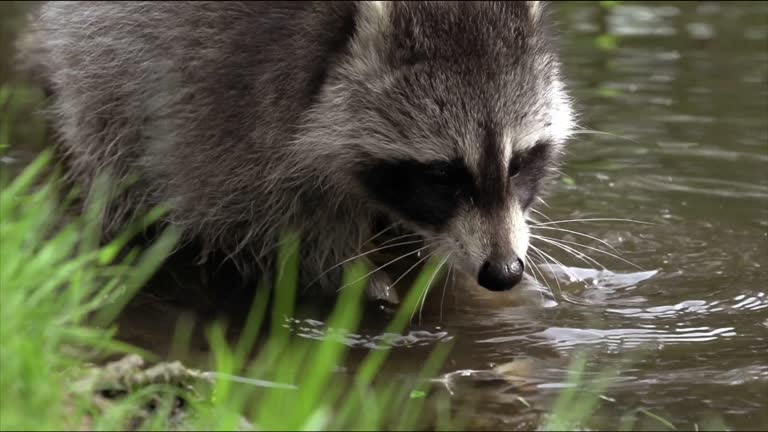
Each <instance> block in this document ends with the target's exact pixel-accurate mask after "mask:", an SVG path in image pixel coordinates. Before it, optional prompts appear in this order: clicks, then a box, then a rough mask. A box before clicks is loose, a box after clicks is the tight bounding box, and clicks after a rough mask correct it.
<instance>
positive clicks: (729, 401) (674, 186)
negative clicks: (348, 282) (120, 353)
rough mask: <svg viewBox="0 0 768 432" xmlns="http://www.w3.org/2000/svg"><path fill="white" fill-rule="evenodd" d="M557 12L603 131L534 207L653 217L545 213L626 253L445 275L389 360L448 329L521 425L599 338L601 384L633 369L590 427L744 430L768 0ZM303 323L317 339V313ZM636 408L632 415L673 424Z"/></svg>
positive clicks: (481, 393) (758, 291) (495, 399)
mask: <svg viewBox="0 0 768 432" xmlns="http://www.w3.org/2000/svg"><path fill="white" fill-rule="evenodd" d="M554 12H555V13H554V16H555V18H556V19H557V20H558V21H559V26H560V28H561V30H562V31H563V33H564V35H565V36H564V38H563V46H562V53H563V60H564V63H565V69H566V74H567V76H568V79H569V81H570V88H571V91H572V93H573V95H574V97H575V98H576V100H577V102H578V107H579V111H580V112H581V118H582V123H583V125H584V127H585V128H586V129H589V130H595V131H601V132H602V133H582V134H579V135H578V136H577V138H576V139H575V140H573V142H572V143H571V146H570V156H569V159H568V162H567V164H566V165H565V166H564V168H563V172H564V173H565V175H566V176H567V177H566V179H565V180H564V181H560V182H558V184H557V185H556V186H555V187H554V188H553V191H552V193H551V194H550V196H548V197H547V198H546V203H547V204H548V206H547V205H540V206H538V210H540V211H542V212H544V213H545V214H546V215H547V216H548V217H549V218H551V219H552V220H570V219H588V218H626V219H633V220H638V221H646V222H651V224H639V223H631V222H621V221H610V220H605V221H594V222H570V223H563V224H558V225H555V224H552V225H542V226H541V227H540V228H534V229H533V232H534V233H535V234H538V235H545V236H551V237H554V238H556V239H559V240H565V241H566V242H576V243H581V244H583V245H586V246H588V247H591V248H596V249H601V250H604V251H607V252H609V253H611V254H617V252H616V251H618V254H620V256H621V257H622V258H623V259H624V260H627V261H629V262H631V263H632V264H629V263H627V262H625V261H622V260H619V259H616V258H614V257H612V256H609V255H607V254H605V253H602V252H598V251H597V250H594V249H589V248H584V247H582V246H578V245H576V244H575V243H564V244H565V245H567V246H569V247H573V248H576V249H582V250H583V251H584V252H585V253H586V254H587V255H588V256H590V257H591V259H593V260H595V261H598V262H599V263H600V264H597V263H596V262H595V261H591V260H590V259H587V258H585V259H579V258H576V257H573V256H569V255H568V254H566V253H564V251H563V250H562V249H558V248H557V247H555V246H553V245H551V244H548V243H546V242H543V241H534V243H533V244H534V245H535V246H537V247H539V248H541V249H542V251H543V252H545V253H546V254H547V255H549V257H548V258H547V262H548V263H549V264H543V265H541V266H540V267H539V268H538V269H539V270H540V271H541V273H539V272H538V271H537V272H536V273H535V274H536V276H537V278H538V279H540V280H541V282H542V284H541V285H544V286H547V285H549V288H542V287H541V286H539V285H537V284H536V283H535V282H533V281H529V282H526V285H525V286H524V287H522V288H520V289H518V290H517V292H515V293H510V294H499V293H490V292H486V291H484V290H482V289H479V288H477V287H474V286H471V283H469V282H462V281H459V283H458V284H457V286H456V287H454V289H451V290H449V291H448V292H447V294H446V296H445V298H442V291H441V290H442V285H437V286H436V293H437V294H436V295H434V296H432V298H430V300H429V301H428V305H427V306H426V307H425V311H424V314H423V316H422V319H421V322H419V321H418V319H417V320H416V322H415V323H414V325H413V327H412V328H411V329H410V330H409V331H410V333H408V334H407V335H406V336H405V337H401V338H398V339H397V340H396V342H397V343H396V348H395V349H394V350H393V355H392V361H391V362H390V364H389V366H388V369H387V372H386V373H388V374H391V375H392V376H403V375H404V376H409V375H415V374H416V373H417V372H418V370H419V367H420V366H421V365H422V364H423V361H424V359H425V358H426V356H427V355H428V354H429V352H430V351H431V350H432V349H433V348H434V347H435V346H436V344H440V343H443V342H445V341H451V342H452V343H454V349H453V351H452V354H451V355H450V357H449V359H448V362H447V364H446V366H445V368H444V371H443V372H444V373H445V374H447V375H446V376H445V379H444V384H445V383H448V385H447V386H446V387H447V388H450V390H451V392H452V393H453V395H454V397H455V398H456V399H457V400H472V401H474V402H480V403H478V404H476V405H477V406H478V407H479V411H478V417H479V418H482V419H483V423H482V424H480V423H478V424H477V426H478V427H487V428H489V429H498V428H511V429H513V428H520V427H526V426H528V427H530V425H531V424H532V423H530V422H531V421H533V422H534V423H533V424H535V422H536V421H535V420H531V416H530V414H531V413H537V412H539V411H542V410H543V411H546V410H547V408H548V407H551V404H552V400H553V398H554V397H555V396H556V395H557V393H558V392H559V391H561V390H562V389H563V388H564V387H566V384H565V383H566V370H567V368H568V367H569V362H570V360H571V359H572V358H573V355H574V353H576V352H579V351H581V350H586V352H587V353H588V358H589V359H590V360H589V362H588V373H587V375H586V378H587V380H588V381H589V379H590V377H595V376H597V375H592V374H593V373H594V374H598V373H599V372H600V371H601V370H604V369H606V368H610V367H612V366H615V365H616V364H620V365H622V367H621V370H620V373H619V374H618V376H615V377H612V378H610V379H609V380H608V382H607V387H606V388H605V389H604V390H603V391H602V393H603V394H604V395H605V399H603V400H602V401H601V405H600V408H599V409H598V412H597V413H596V415H595V416H593V418H592V419H591V420H590V423H589V425H590V426H591V427H595V428H607V429H610V428H615V427H618V426H619V425H620V424H621V422H622V420H623V419H625V418H626V417H627V416H628V415H630V414H632V413H633V412H637V410H640V409H642V410H647V412H649V413H651V414H653V415H656V416H660V417H662V418H663V419H665V420H666V421H668V422H671V423H672V424H674V425H675V426H676V427H678V428H679V429H694V428H695V427H698V426H700V425H702V424H704V422H706V421H707V419H710V418H712V416H719V417H721V418H722V419H723V421H724V422H725V424H726V425H728V426H729V427H732V428H736V429H760V427H761V426H765V425H768V414H766V412H768V354H767V353H768V284H767V283H766V282H768V170H767V169H766V168H767V167H768V165H767V164H766V162H768V3H764V2H727V3H726V2H723V3H715V2H663V3H661V2H660V3H648V2H643V3H630V2H619V4H618V5H617V6H615V7H610V8H608V7H601V6H600V5H599V4H598V3H597V2H571V3H558V4H557V5H556V8H555V11H554ZM539 219H540V221H542V222H544V221H546V220H545V219H544V218H542V217H539ZM555 227H559V228H563V229H568V230H574V231H578V232H581V233H584V234H586V235H589V236H592V237H595V238H597V239H601V240H602V241H604V242H606V243H607V244H604V243H601V242H599V241H596V240H594V239H590V238H588V237H585V236H583V235H581V234H576V233H569V232H564V231H557V230H553V229H549V228H555ZM609 246H610V247H609ZM613 249H615V250H616V251H614V250H613ZM554 259H556V260H557V261H560V262H562V264H563V265H564V267H563V266H560V265H557V264H554ZM602 267H605V269H603V268H602ZM555 276H558V279H559V280H560V282H559V286H558V283H557V282H555ZM168 308H170V307H166V306H163V305H162V304H161V303H159V302H154V303H152V305H151V307H147V306H146V304H145V305H142V306H138V307H136V308H135V309H134V310H141V314H140V315H139V316H140V319H139V318H134V319H131V318H130V317H129V318H127V319H128V321H129V322H131V324H132V325H131V326H129V328H131V329H132V330H131V331H130V332H129V333H130V334H128V335H126V337H127V338H128V339H129V340H131V341H135V342H142V341H143V342H144V344H145V345H147V346H148V347H150V348H152V349H155V350H157V351H160V352H162V351H164V347H163V343H162V342H158V341H162V340H163V339H162V338H161V337H160V336H158V335H161V334H162V335H167V334H171V332H172V328H173V319H172V315H171V314H168V313H167V311H168ZM141 323H151V325H150V326H149V327H147V326H146V325H144V326H142V324H141ZM294 324H295V325H294V329H295V331H296V333H297V334H299V335H301V336H302V337H306V338H310V339H316V338H322V335H323V325H322V322H319V321H316V320H314V319H310V318H309V317H307V318H304V319H301V318H300V319H299V321H298V322H296V323H294ZM369 324H370V325H368V327H365V328H368V330H367V331H366V330H363V331H361V334H359V335H351V336H350V338H349V339H348V340H347V342H348V344H349V345H350V346H353V347H355V348H356V351H360V352H364V351H365V350H366V349H367V348H369V347H371V346H373V345H375V344H376V343H377V341H380V340H381V335H380V334H379V333H377V329H378V327H377V326H376V325H373V324H371V323H369ZM349 366H350V367H354V362H353V363H352V364H350V365H349ZM492 370H495V371H496V373H493V374H491V373H489V371H492ZM489 376H490V377H492V378H493V379H490V380H489V378H488V377H489ZM500 376H501V377H503V378H504V379H502V380H500V381H499V380H498V379H497V378H499V377H500ZM520 397H522V398H523V399H524V400H525V402H526V403H522V402H521V401H520ZM527 405H530V407H529V406H527ZM637 418H638V423H636V426H635V427H641V428H649V429H651V428H659V427H663V425H662V424H661V423H660V422H659V421H658V420H655V419H654V418H653V417H652V416H651V415H648V414H637Z"/></svg>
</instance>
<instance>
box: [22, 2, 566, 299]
mask: <svg viewBox="0 0 768 432" xmlns="http://www.w3.org/2000/svg"><path fill="white" fill-rule="evenodd" d="M534 3H535V2H460V3H447V2H437V3H426V2H409V3H395V4H385V3H381V2H156V3H155V2H114V3H112V2H109V3H107V2H51V3H47V4H45V5H44V6H43V7H42V9H41V10H40V11H39V13H37V14H36V15H35V16H34V17H33V19H32V22H31V26H30V31H29V32H28V33H27V35H26V36H25V38H24V39H22V40H21V43H20V47H21V48H22V50H21V55H22V58H23V64H24V65H25V66H26V67H27V68H28V70H30V71H32V72H34V75H35V76H36V77H39V78H40V79H41V80H43V82H44V85H45V86H46V87H47V88H48V89H49V91H50V92H51V93H52V94H53V99H52V103H53V106H52V113H53V120H54V121H55V123H56V126H57V131H58V134H59V138H60V141H61V146H62V148H63V149H64V152H65V154H66V158H67V161H68V164H69V172H70V175H71V176H72V178H73V179H75V180H76V181H77V182H79V183H81V184H85V185H86V186H90V185H92V182H93V179H95V178H97V177H98V176H99V175H101V174H108V175H110V176H111V177H112V178H113V179H114V180H116V184H117V185H120V186H124V185H126V184H130V185H131V186H130V187H128V188H127V189H125V190H124V191H122V192H121V195H120V196H119V198H117V200H116V201H115V202H116V203H117V205H115V206H112V207H111V208H110V210H109V213H108V215H107V222H108V225H107V227H106V228H107V231H108V232H109V231H110V230H112V229H114V228H115V227H118V226H120V225H121V224H122V223H124V222H125V221H127V220H130V219H131V218H133V217H134V216H135V215H136V214H139V213H143V212H146V211H147V210H148V209H150V208H151V207H152V206H154V205H157V204H168V205H170V208H171V212H170V214H169V215H168V217H167V219H166V220H165V222H167V223H170V224H174V225H177V226H180V227H182V228H183V231H184V233H185V235H186V238H187V239H190V240H192V239H194V240H196V241H199V242H201V243H202V244H203V247H202V249H203V256H205V254H206V253H208V252H212V251H216V252H219V253H224V254H226V255H228V256H231V257H232V258H234V259H235V260H236V261H237V262H238V263H241V264H243V265H244V266H246V267H254V268H256V269H257V270H259V271H260V272H263V273H269V272H270V271H271V270H272V268H273V266H274V251H275V248H276V246H277V244H278V240H279V235H280V233H281V232H283V231H284V230H285V229H288V228H294V229H298V230H299V232H300V233H301V236H302V251H303V252H302V280H303V281H304V282H305V285H308V282H314V283H313V284H312V287H314V288H319V291H320V292H323V293H332V292H334V291H335V289H336V288H337V287H338V286H339V280H340V279H339V277H340V271H341V268H338V269H336V270H334V271H331V272H328V273H324V272H325V271H326V270H327V269H329V268H331V267H332V266H334V265H335V264H337V263H339V262H342V261H344V260H345V259H348V258H350V257H352V256H354V255H356V254H358V253H360V251H361V249H360V248H361V245H362V244H363V243H364V242H365V241H366V240H367V239H369V238H370V237H371V236H372V235H374V234H375V232H373V229H372V226H373V221H374V220H375V219H376V218H377V216H378V215H381V214H385V215H386V216H387V217H388V218H389V219H390V220H401V221H402V222H403V223H404V224H405V225H406V226H407V227H408V228H409V229H412V230H413V231H416V232H419V233H421V234H423V235H424V236H425V237H427V238H430V237H436V236H437V234H436V233H442V232H450V233H451V234H450V235H446V236H444V237H445V238H440V239H439V240H440V242H439V244H440V246H439V247H442V248H448V249H451V248H454V249H462V248H463V249H464V250H468V251H469V252H467V255H468V256H469V255H472V256H474V255H473V254H475V255H478V254H486V251H485V250H486V249H487V248H492V247H495V246H492V245H489V244H487V243H488V241H490V240H489V239H491V238H493V237H494V236H495V235H498V232H497V231H494V230H493V228H488V229H486V228H484V227H483V226H480V225H483V224H487V223H489V222H488V221H496V222H491V224H493V223H497V224H499V225H503V224H510V223H511V222H509V221H507V220H506V219H504V212H506V211H510V209H511V208H512V207H510V206H509V205H508V204H505V203H506V202H507V201H509V200H508V197H509V196H510V194H514V193H515V192H514V191H510V190H511V189H510V187H511V186H508V183H507V181H506V180H505V179H506V177H507V168H506V167H507V165H506V162H504V164H503V166H502V165H499V164H498V163H496V161H498V160H502V159H503V160H506V159H509V158H513V157H523V156H515V155H523V154H525V152H526V151H527V150H529V149H530V148H532V147H533V146H534V145H535V144H536V143H538V144H541V147H546V149H545V150H546V152H547V155H548V156H547V160H546V161H542V163H541V164H540V166H538V167H536V168H535V172H530V173H528V174H529V177H528V178H529V179H530V185H526V186H525V189H526V190H528V191H529V195H530V196H531V197H532V196H534V195H535V193H536V192H537V191H538V189H539V188H540V186H541V184H542V179H543V178H544V177H545V176H546V175H547V174H548V173H549V172H550V167H552V166H553V165H554V163H555V156H556V155H557V154H558V153H559V152H560V148H561V145H562V142H563V141H564V140H565V138H566V136H567V129H568V128H569V127H570V124H567V125H565V126H562V127H559V129H558V130H556V131H552V132H551V133H546V131H547V130H549V129H547V128H550V127H551V125H552V123H553V120H552V118H550V117H552V115H551V113H552V112H553V110H556V109H560V106H559V105H558V104H560V105H563V109H566V108H565V107H566V106H567V100H566V99H565V98H566V96H565V95H564V93H563V92H562V89H561V87H562V86H561V84H560V83H559V80H558V73H559V66H558V63H557V59H556V57H555V55H554V54H553V53H552V51H551V48H550V46H549V35H548V30H547V28H546V25H545V24H544V23H545V19H544V16H543V11H542V10H541V9H542V6H541V5H539V4H535V5H534ZM555 105H557V106H555ZM566 114H568V115H566V116H565V117H569V113H566ZM567 120H568V121H566V123H568V122H569V121H570V120H569V119H567ZM542 131H543V132H542ZM542 134H544V135H542ZM523 135H525V136H526V137H528V136H529V135H533V136H534V138H535V140H534V141H531V142H528V141H526V139H528V138H525V139H522V138H524V137H523ZM516 138H521V139H519V140H518V139H516ZM516 146H517V147H516ZM436 163H437V164H438V165H439V164H441V163H445V164H454V166H458V168H457V169H456V170H455V173H457V174H456V175H457V176H459V177H462V176H467V177H468V178H469V180H461V182H462V184H465V185H466V184H469V183H472V184H473V186H472V188H474V192H472V193H467V194H466V195H465V196H463V198H461V200H455V201H451V202H450V203H449V207H450V208H442V207H440V206H441V205H445V204H446V199H448V198H446V199H443V200H442V202H426V203H423V204H427V205H426V206H425V205H421V207H419V205H418V202H420V201H419V200H422V199H427V200H429V199H431V198H429V197H434V196H439V194H437V195H435V193H434V189H431V190H429V191H426V192H425V193H423V194H421V195H419V191H418V190H414V189H413V188H414V184H415V185H416V186H418V185H419V184H421V183H420V182H423V172H424V171H425V168H428V167H431V166H434V165H435V164H436ZM408 164H411V165H412V167H413V171H415V173H416V174H414V175H415V178H414V180H413V182H414V184H408V183H405V184H396V183H392V182H391V181H387V180H386V179H390V180H392V179H397V178H402V176H403V175H404V174H403V173H404V171H403V170H404V167H406V166H407V165H408ZM387 167H390V168H392V167H394V168H392V169H390V170H388V169H387ZM531 169H534V168H531ZM382 182H383V183H382ZM509 184H511V183H509ZM520 184H523V183H522V182H519V184H518V187H517V189H520V190H522V189H523V187H520V186H519V185H520ZM388 188H389V189H388ZM397 188H400V189H397ZM513 189H514V188H513ZM388 191H389V192H388ZM388 193H389V194H390V195H391V194H394V196H388V195H387V194H388ZM409 195H411V196H412V197H413V199H414V200H415V201H413V202H410V203H409V202H405V201H406V200H407V199H408V196H409ZM398 197H399V198H398ZM398 199H401V200H402V202H400V203H399V204H400V205H398V203H397V200H398ZM462 200H463V201H462ZM478 200H479V201H480V202H481V203H482V204H483V205H486V207H487V210H488V211H487V212H485V210H483V212H480V213H478V212H476V211H475V210H474V206H475V204H476V203H477V202H478ZM512 201H514V202H517V203H518V204H514V205H515V206H517V207H515V208H523V207H524V206H525V205H529V204H530V203H529V202H527V203H526V204H523V203H522V201H523V200H522V198H519V199H518V198H516V199H513V200H512ZM415 207H419V208H415ZM470 207H471V208H470ZM424 212H426V213H430V214H428V215H425V214H418V213H424ZM480 214H482V215H483V216H478V215H480ZM493 218H497V219H493ZM515 223H518V224H519V223H520V222H519V221H518V222H515ZM509 229H512V228H509ZM514 229H519V227H518V228H514ZM505 233H506V234H504V235H510V236H511V235H512V234H510V233H507V232H506V231H505ZM463 237H466V238H469V239H475V240H472V241H466V242H464V241H463ZM475 237H476V238H475ZM462 243H466V244H462ZM484 248H485V249H484ZM480 249H482V250H483V251H482V252H478V251H479V250H480ZM473 251H474V252H473ZM518 253H519V252H518ZM478 256H479V255H478ZM475 260H476V259H475ZM318 278H319V280H318Z"/></svg>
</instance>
